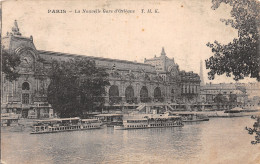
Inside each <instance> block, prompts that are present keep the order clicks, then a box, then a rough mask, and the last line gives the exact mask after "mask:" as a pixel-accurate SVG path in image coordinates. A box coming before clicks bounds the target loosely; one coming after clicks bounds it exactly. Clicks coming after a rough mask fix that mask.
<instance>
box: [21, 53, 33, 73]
mask: <svg viewBox="0 0 260 164" xmlns="http://www.w3.org/2000/svg"><path fill="white" fill-rule="evenodd" d="M20 60H21V64H20V67H21V68H22V69H21V70H23V71H27V72H28V71H32V70H33V63H34V57H33V54H32V52H30V51H23V52H22V53H21V54H20Z"/></svg>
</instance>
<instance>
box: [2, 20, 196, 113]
mask: <svg viewBox="0 0 260 164" xmlns="http://www.w3.org/2000/svg"><path fill="white" fill-rule="evenodd" d="M3 47H4V49H5V50H7V51H8V52H9V53H16V54H18V55H20V57H21V64H20V66H19V67H18V70H19V73H20V74H21V76H20V77H19V79H18V80H17V81H13V82H9V81H7V80H6V79H5V77H4V75H3V83H2V85H3V89H2V94H1V96H2V97H1V101H2V102H1V105H2V109H4V110H5V111H7V112H17V111H18V113H21V115H23V116H24V117H30V115H31V116H32V117H48V113H49V111H50V109H51V106H50V105H49V104H48V103H47V97H46V95H47V94H46V93H47V88H48V85H49V83H50V79H49V78H48V77H47V75H46V74H45V72H46V69H48V68H49V66H50V63H51V62H52V61H53V60H57V61H66V60H69V59H71V58H75V57H82V58H87V59H89V60H94V61H95V62H96V65H97V66H98V67H103V68H106V70H107V72H108V73H109V81H110V86H108V87H107V88H106V93H107V94H106V96H105V100H106V104H105V106H107V107H119V106H124V107H136V106H139V105H140V104H141V103H149V102H163V103H175V104H176V103H184V102H187V101H188V102H190V103H196V102H197V98H198V97H199V96H198V93H199V90H200V78H199V76H198V74H195V73H193V72H185V71H180V70H179V66H178V65H177V64H176V63H175V62H174V59H169V58H168V57H167V56H166V53H165V51H164V48H163V49H162V52H161V55H160V56H159V57H155V58H153V59H145V62H144V63H137V62H131V61H125V60H117V59H109V58H98V57H92V56H83V55H76V54H67V53H59V52H51V51H43V50H37V49H36V47H35V46H34V43H33V37H32V36H31V37H29V38H27V37H23V36H22V35H21V33H20V32H19V28H18V26H17V23H15V26H14V27H13V29H12V32H11V33H8V34H7V36H5V37H3Z"/></svg>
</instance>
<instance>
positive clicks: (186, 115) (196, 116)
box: [171, 112, 209, 122]
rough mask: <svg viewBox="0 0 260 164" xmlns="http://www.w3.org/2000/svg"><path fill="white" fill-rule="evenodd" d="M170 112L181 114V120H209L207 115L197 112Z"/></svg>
mask: <svg viewBox="0 0 260 164" xmlns="http://www.w3.org/2000/svg"><path fill="white" fill-rule="evenodd" d="M171 114H172V115H176V116H181V117H182V121H183V122H199V121H209V118H208V116H206V115H204V114H200V113H198V112H172V113H171Z"/></svg>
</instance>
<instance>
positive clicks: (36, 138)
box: [2, 117, 260, 164]
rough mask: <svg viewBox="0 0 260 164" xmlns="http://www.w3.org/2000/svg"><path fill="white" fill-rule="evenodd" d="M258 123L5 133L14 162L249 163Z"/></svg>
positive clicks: (5, 151)
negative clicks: (251, 130) (249, 129)
mask: <svg viewBox="0 0 260 164" xmlns="http://www.w3.org/2000/svg"><path fill="white" fill-rule="evenodd" d="M252 124H253V120H251V119H250V118H249V117H242V118H212V119H211V120H210V121H209V122H200V123H189V124H185V126H184V127H171V128H154V129H135V130H134V129H132V130H115V131H114V130H113V128H104V129H97V130H86V131H74V132H62V133H53V134H39V135H30V134H28V132H22V133H21V132H20V133H17V132H16V133H15V132H12V133H2V158H3V161H4V162H6V163H8V164H9V163H19V164H20V163H55V164H56V163H176V162H178V163H198V162H202V163H205V162H206V161H209V160H210V163H219V162H221V163H234V162H235V161H237V162H239V163H247V162H248V160H250V161H254V160H255V158H257V155H259V150H260V148H259V145H256V146H255V145H254V146H253V145H251V144H250V141H251V140H253V136H250V135H248V134H247V132H246V131H245V130H244V127H245V126H251V125H252ZM249 150H250V151H249ZM248 156H250V158H249V159H248ZM207 163H208V162H207Z"/></svg>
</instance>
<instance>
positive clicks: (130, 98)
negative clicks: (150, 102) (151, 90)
mask: <svg viewBox="0 0 260 164" xmlns="http://www.w3.org/2000/svg"><path fill="white" fill-rule="evenodd" d="M125 99H126V102H127V103H133V102H134V89H133V87H132V86H131V85H129V86H128V87H127V88H126V90H125Z"/></svg>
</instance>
